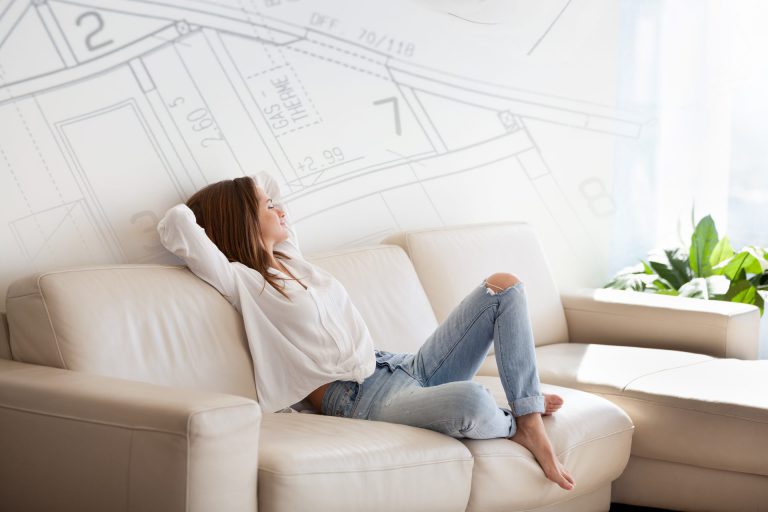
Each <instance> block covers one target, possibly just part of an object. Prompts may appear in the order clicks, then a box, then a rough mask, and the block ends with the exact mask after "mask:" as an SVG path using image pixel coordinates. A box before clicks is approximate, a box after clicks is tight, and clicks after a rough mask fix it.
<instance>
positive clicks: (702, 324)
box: [563, 304, 750, 330]
mask: <svg viewBox="0 0 768 512" xmlns="http://www.w3.org/2000/svg"><path fill="white" fill-rule="evenodd" d="M627 306H628V307H635V306H638V307H647V308H650V309H654V310H658V311H660V312H661V311H664V312H667V313H669V312H670V311H669V308H662V307H656V306H646V305H643V304H634V305H632V304H628V305H627ZM563 309H564V310H565V311H579V312H581V313H595V314H598V315H606V316H616V317H623V318H637V315H630V314H626V313H613V312H607V311H596V310H594V309H580V308H573V307H566V306H564V307H563ZM672 312H674V313H693V314H697V315H701V314H704V315H717V316H721V317H726V318H728V319H730V318H733V317H734V316H736V315H746V314H749V313H750V312H749V311H745V312H743V313H736V314H730V313H717V312H713V311H691V310H687V309H682V310H680V309H675V310H672ZM726 323H727V322H726ZM696 324H698V325H701V326H704V327H715V328H718V329H723V330H725V329H727V326H723V325H715V324H709V323H702V322H696Z"/></svg>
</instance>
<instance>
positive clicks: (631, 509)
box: [609, 503, 671, 512]
mask: <svg viewBox="0 0 768 512" xmlns="http://www.w3.org/2000/svg"><path fill="white" fill-rule="evenodd" d="M609 512H667V509H665V508H648V507H636V506H634V505H622V504H620V503H611V509H610V511H609ZM669 512H671V511H669Z"/></svg>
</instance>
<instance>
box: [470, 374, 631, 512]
mask: <svg viewBox="0 0 768 512" xmlns="http://www.w3.org/2000/svg"><path fill="white" fill-rule="evenodd" d="M475 380H476V381H478V382H480V383H481V384H483V385H484V386H485V387H487V388H488V389H489V390H490V391H491V392H492V394H493V396H494V398H495V399H496V402H497V403H498V404H499V405H500V406H502V407H508V405H507V402H506V397H505V395H504V389H503V388H502V386H501V381H500V380H499V378H498V377H490V376H478V377H475ZM542 391H543V392H544V393H556V394H558V395H560V396H561V397H563V400H564V404H563V406H562V407H561V408H560V409H559V410H558V411H557V412H555V413H554V414H552V415H550V416H544V417H543V421H544V427H545V428H546V430H547V434H548V435H549V438H550V440H551V441H552V445H553V446H554V448H555V452H556V453H557V454H558V456H559V458H560V460H561V462H563V464H564V465H565V467H566V468H568V470H569V471H570V472H571V474H572V475H573V477H574V479H575V480H576V486H575V487H574V489H572V490H571V491H566V490H564V489H561V488H560V487H559V486H558V485H557V484H555V483H554V482H551V481H550V480H548V479H547V478H546V477H545V476H544V472H543V471H542V469H541V467H540V466H539V464H538V463H537V462H536V459H535V458H534V457H533V454H531V452H530V451H528V449H526V448H525V447H523V446H522V445H520V444H518V443H515V442H512V441H509V440H507V439H487V440H473V439H463V440H462V442H463V443H464V444H465V445H466V446H467V448H468V449H469V451H470V452H471V453H472V455H473V456H474V458H475V468H474V470H473V474H472V494H471V496H470V501H469V507H468V508H467V510H471V511H483V512H491V511H495V510H499V511H501V510H504V511H509V510H530V509H536V508H538V507H543V506H546V505H549V504H553V503H557V502H560V501H563V500H566V499H569V498H573V497H575V496H578V495H586V494H589V493H592V492H594V491H596V490H597V489H599V488H601V487H603V486H605V485H606V484H607V483H609V482H611V481H613V480H615V479H616V478H618V477H619V475H621V473H622V471H623V470H624V467H625V466H626V464H627V462H628V461H629V455H630V447H631V443H632V432H633V429H634V427H633V425H632V421H631V420H630V418H629V416H627V414H626V413H625V412H624V411H622V410H621V409H620V408H618V407H616V406H615V405H614V404H612V403H610V402H609V401H608V400H606V399H604V398H601V397H599V396H596V395H593V394H590V393H585V392H583V391H578V390H575V389H568V388H563V387H559V386H552V385H548V384H542Z"/></svg>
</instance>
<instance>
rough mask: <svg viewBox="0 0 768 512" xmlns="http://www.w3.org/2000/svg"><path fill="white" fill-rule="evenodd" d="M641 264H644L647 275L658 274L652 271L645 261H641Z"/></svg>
mask: <svg viewBox="0 0 768 512" xmlns="http://www.w3.org/2000/svg"><path fill="white" fill-rule="evenodd" d="M640 263H642V264H643V268H644V269H645V273H646V274H648V275H653V274H655V273H656V272H654V271H653V269H652V268H651V267H650V266H648V264H647V263H646V262H644V261H643V260H640Z"/></svg>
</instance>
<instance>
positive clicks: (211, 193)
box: [186, 176, 291, 300]
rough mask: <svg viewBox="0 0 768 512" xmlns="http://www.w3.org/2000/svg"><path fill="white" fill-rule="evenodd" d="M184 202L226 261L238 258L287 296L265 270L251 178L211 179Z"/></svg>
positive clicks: (282, 255)
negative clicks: (210, 182)
mask: <svg viewBox="0 0 768 512" xmlns="http://www.w3.org/2000/svg"><path fill="white" fill-rule="evenodd" d="M186 204H187V206H188V207H189V209H190V210H192V213H194V214H195V219H196V220H197V224H198V225H199V226H200V227H202V228H203V229H204V230H205V234H206V235H208V238H210V239H211V241H212V242H213V243H214V244H216V247H218V248H219V250H220V251H221V252H222V253H224V255H225V256H226V257H227V259H228V260H229V261H238V262H240V263H242V264H243V265H246V266H248V267H251V268H252V269H254V270H256V271H257V272H259V273H260V274H261V275H262V276H263V277H264V281H265V284H264V286H266V283H269V284H270V285H272V287H273V288H274V289H275V290H277V291H278V292H280V293H281V294H282V295H283V296H284V297H285V298H286V299H288V300H290V297H288V295H287V294H286V293H285V292H284V291H283V288H284V286H282V285H279V284H278V280H277V278H275V277H274V276H273V275H271V274H270V273H269V272H267V269H268V268H269V263H270V258H269V254H268V253H267V250H266V249H265V248H264V239H263V238H262V233H261V226H260V225H259V213H258V212H259V198H258V196H257V195H256V183H255V182H254V181H253V178H251V177H250V176H246V177H243V178H235V179H234V180H222V181H219V182H216V183H212V184H211V185H208V186H207V187H205V188H202V189H200V190H198V191H197V192H195V193H194V194H193V195H192V197H190V198H189V199H188V200H187V203H186ZM273 254H274V255H275V258H279V259H284V260H290V259H291V258H290V257H289V256H288V255H286V254H285V253H283V252H281V251H273ZM262 290H263V288H262Z"/></svg>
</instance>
